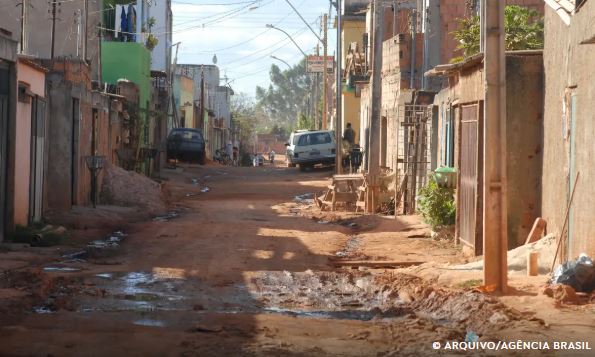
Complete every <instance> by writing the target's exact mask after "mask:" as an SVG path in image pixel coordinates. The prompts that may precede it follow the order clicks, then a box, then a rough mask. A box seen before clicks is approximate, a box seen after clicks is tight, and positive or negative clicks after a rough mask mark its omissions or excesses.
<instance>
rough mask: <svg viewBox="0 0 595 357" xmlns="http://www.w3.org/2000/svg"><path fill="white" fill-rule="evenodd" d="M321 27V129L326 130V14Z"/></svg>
mask: <svg viewBox="0 0 595 357" xmlns="http://www.w3.org/2000/svg"><path fill="white" fill-rule="evenodd" d="M322 22H323V25H322V28H323V34H324V35H323V37H322V47H323V50H322V55H323V56H324V72H322V77H323V78H322V81H323V82H324V83H323V85H322V93H323V94H322V130H326V129H327V123H328V117H327V115H328V106H327V101H328V72H327V63H326V60H327V59H326V56H327V55H328V46H327V42H328V36H327V31H328V28H327V26H328V25H327V23H328V17H327V14H324V16H323V17H322Z"/></svg>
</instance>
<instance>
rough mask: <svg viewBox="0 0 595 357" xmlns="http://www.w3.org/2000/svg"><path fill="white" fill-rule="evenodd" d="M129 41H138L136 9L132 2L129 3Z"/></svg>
mask: <svg viewBox="0 0 595 357" xmlns="http://www.w3.org/2000/svg"><path fill="white" fill-rule="evenodd" d="M128 30H129V31H128V32H130V34H129V35H128V41H130V42H136V35H135V33H136V10H135V9H134V6H133V5H132V4H129V5H128Z"/></svg>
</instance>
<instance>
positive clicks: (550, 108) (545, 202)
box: [542, 0, 595, 259]
mask: <svg viewBox="0 0 595 357" xmlns="http://www.w3.org/2000/svg"><path fill="white" fill-rule="evenodd" d="M545 4H546V5H547V6H546V10H545V46H544V51H543V52H544V68H545V108H544V124H543V132H544V146H543V147H544V151H543V180H542V187H543V190H542V216H543V218H544V219H545V220H546V221H547V225H548V232H555V233H556V234H558V235H562V233H563V232H562V226H563V225H564V219H565V211H566V208H567V207H568V206H569V207H570V211H569V212H570V213H569V218H568V227H567V230H566V233H565V234H564V235H563V236H562V240H563V242H564V244H562V257H564V258H568V259H573V258H576V257H577V256H578V255H579V254H580V253H586V254H588V255H589V256H594V255H595V235H594V234H593V233H594V232H595V220H594V219H593V218H594V217H595V216H594V213H593V207H595V186H593V184H592V182H593V180H595V165H594V164H593V158H592V156H593V151H594V150H595V147H594V145H593V139H592V137H593V133H595V114H594V110H593V108H595V83H594V82H593V76H592V75H589V74H592V73H593V59H594V58H595V26H593V24H594V23H595V1H593V0H583V1H579V0H577V1H558V0H547V1H545ZM577 176H579V178H578V181H576V180H577V179H576V177H577ZM575 182H576V187H575ZM573 191H575V193H574V197H573V198H572V201H571V196H572V192H573ZM571 202H572V204H570V203H571Z"/></svg>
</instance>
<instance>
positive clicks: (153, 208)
mask: <svg viewBox="0 0 595 357" xmlns="http://www.w3.org/2000/svg"><path fill="white" fill-rule="evenodd" d="M102 198H103V201H104V202H106V203H109V204H114V205H121V206H136V207H140V208H143V209H145V210H147V211H148V212H149V213H157V212H162V211H164V210H165V203H164V201H163V193H162V191H161V185H160V184H159V183H157V182H155V181H153V180H151V179H150V178H148V177H146V176H143V175H141V174H138V173H136V172H134V171H126V170H124V169H122V168H120V167H117V166H114V165H109V166H107V167H106V168H105V176H104V179H103V189H102Z"/></svg>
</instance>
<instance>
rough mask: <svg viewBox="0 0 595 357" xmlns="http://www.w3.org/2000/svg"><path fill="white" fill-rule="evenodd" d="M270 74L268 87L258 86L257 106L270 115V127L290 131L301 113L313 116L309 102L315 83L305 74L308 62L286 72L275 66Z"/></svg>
mask: <svg viewBox="0 0 595 357" xmlns="http://www.w3.org/2000/svg"><path fill="white" fill-rule="evenodd" d="M269 74H270V78H271V84H270V85H269V87H268V88H266V89H265V88H263V87H256V100H257V105H258V106H259V107H260V108H262V110H263V111H264V113H265V114H266V115H267V117H268V121H269V124H270V125H271V126H274V125H277V126H279V127H283V128H286V129H289V130H291V129H293V128H295V126H296V124H297V119H298V118H300V116H301V115H302V114H303V115H306V116H312V113H311V111H312V109H311V108H310V107H311V102H310V100H311V94H312V93H313V90H312V85H313V83H312V81H311V79H310V76H309V75H308V73H307V71H306V61H305V60H302V61H301V62H300V63H298V64H297V65H295V66H293V67H292V68H291V69H287V70H284V71H281V70H280V69H279V67H278V66H276V65H274V64H273V65H272V66H271V71H270V73H269ZM319 93H320V91H319Z"/></svg>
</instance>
